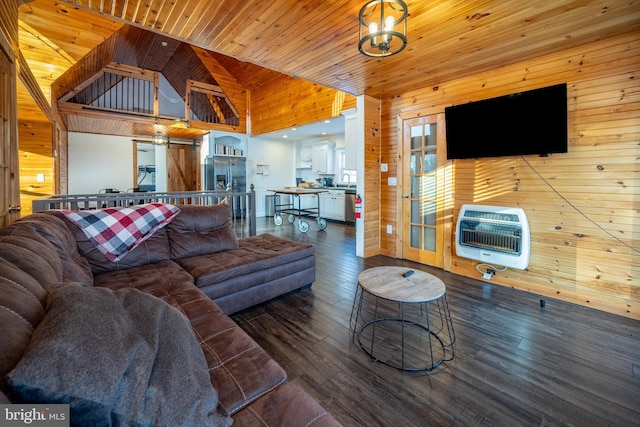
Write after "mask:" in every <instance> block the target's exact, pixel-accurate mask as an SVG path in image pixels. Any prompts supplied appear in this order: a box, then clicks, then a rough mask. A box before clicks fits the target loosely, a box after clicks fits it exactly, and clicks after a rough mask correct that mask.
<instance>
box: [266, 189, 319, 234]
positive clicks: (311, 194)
mask: <svg viewBox="0 0 640 427" xmlns="http://www.w3.org/2000/svg"><path fill="white" fill-rule="evenodd" d="M268 191H272V192H273V193H275V194H276V195H278V194H287V195H290V196H293V198H292V200H291V202H287V203H276V204H275V215H274V217H273V221H274V222H275V224H276V225H282V223H283V222H284V220H283V215H287V219H288V220H289V223H291V224H293V223H294V222H296V221H297V223H298V230H300V231H301V232H302V233H306V232H307V231H309V223H308V222H307V221H306V220H304V219H303V217H304V218H315V219H316V224H317V225H318V229H319V230H324V229H325V228H327V221H326V219H324V218H322V217H321V216H320V194H321V193H326V192H327V191H328V190H325V189H317V188H299V187H294V188H284V189H280V190H268ZM303 197H304V198H307V199H311V201H312V202H314V203H311V204H305V205H303V204H302V199H303Z"/></svg>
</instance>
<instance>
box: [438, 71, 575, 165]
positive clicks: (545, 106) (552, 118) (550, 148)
mask: <svg viewBox="0 0 640 427" xmlns="http://www.w3.org/2000/svg"><path fill="white" fill-rule="evenodd" d="M444 112H445V122H446V131H447V158H448V159H468V158H478V157H501V156H515V155H526V154H538V155H547V154H550V153H566V152H567V145H568V143H567V141H568V136H567V85H566V83H563V84H559V85H555V86H549V87H545V88H542V89H534V90H530V91H526V92H520V93H514V94H512V95H506V96H501V97H498V98H491V99H485V100H482V101H476V102H470V103H468V104H462V105H454V106H452V107H447V108H445V110H444Z"/></svg>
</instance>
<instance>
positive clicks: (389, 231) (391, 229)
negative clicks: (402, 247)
mask: <svg viewBox="0 0 640 427" xmlns="http://www.w3.org/2000/svg"><path fill="white" fill-rule="evenodd" d="M387 234H393V226H392V225H391V224H387Z"/></svg>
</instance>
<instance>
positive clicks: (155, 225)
mask: <svg viewBox="0 0 640 427" xmlns="http://www.w3.org/2000/svg"><path fill="white" fill-rule="evenodd" d="M60 212H61V213H62V214H63V215H64V216H65V217H66V218H67V219H69V220H70V221H71V222H72V223H73V224H74V225H76V226H77V227H78V228H79V229H80V230H82V232H83V233H84V235H85V236H87V237H88V238H89V240H90V241H91V242H92V243H93V244H94V245H95V247H96V248H97V249H98V251H100V252H101V253H102V254H103V255H104V256H105V257H106V258H107V259H108V260H109V261H114V262H116V261H120V260H121V259H123V258H124V257H125V256H127V254H128V253H129V252H130V251H132V250H133V249H135V248H136V247H137V246H138V245H139V244H141V243H142V242H144V241H145V240H146V239H148V238H149V237H151V236H152V235H153V233H154V232H156V231H157V230H159V229H160V228H162V227H164V226H165V225H167V224H168V223H170V222H171V220H172V219H173V218H174V217H175V216H176V215H177V214H178V213H179V212H180V209H179V208H178V207H176V206H173V205H170V204H164V203H146V204H142V205H134V206H127V207H122V208H105V209H96V210H90V211H66V210H63V211H60Z"/></svg>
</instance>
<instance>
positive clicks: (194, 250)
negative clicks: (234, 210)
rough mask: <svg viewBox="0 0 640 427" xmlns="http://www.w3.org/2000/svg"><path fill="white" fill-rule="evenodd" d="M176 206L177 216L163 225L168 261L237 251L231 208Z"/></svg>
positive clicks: (224, 206)
mask: <svg viewBox="0 0 640 427" xmlns="http://www.w3.org/2000/svg"><path fill="white" fill-rule="evenodd" d="M179 207H180V214H179V215H178V216H177V217H176V218H175V219H174V220H173V221H172V222H171V224H169V225H168V226H167V232H168V235H169V244H170V245H171V258H172V259H177V258H186V257H192V256H196V255H202V254H208V253H215V252H221V251H226V250H230V249H237V248H238V238H237V236H236V233H235V231H234V229H233V221H232V219H231V206H229V205H226V204H219V205H213V206H195V205H179Z"/></svg>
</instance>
